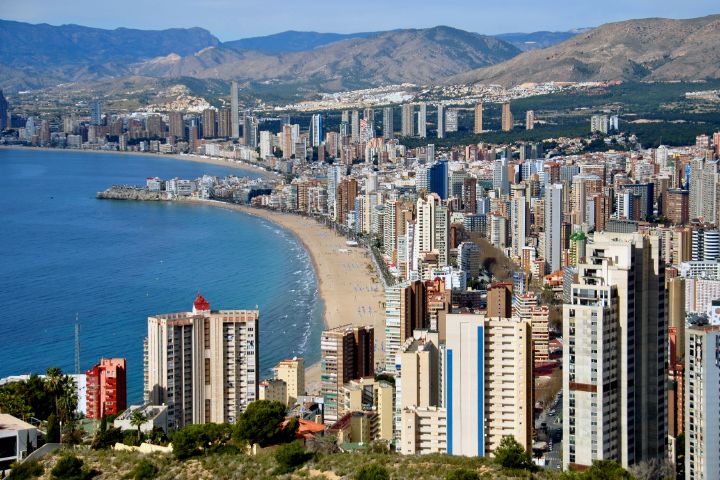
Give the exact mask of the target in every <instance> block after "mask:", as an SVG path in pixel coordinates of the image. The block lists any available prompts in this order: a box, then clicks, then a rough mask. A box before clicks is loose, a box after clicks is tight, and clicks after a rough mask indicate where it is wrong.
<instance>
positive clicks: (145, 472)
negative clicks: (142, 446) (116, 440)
mask: <svg viewBox="0 0 720 480" xmlns="http://www.w3.org/2000/svg"><path fill="white" fill-rule="evenodd" d="M159 472H160V470H159V469H158V467H157V466H155V464H154V463H152V462H151V461H150V460H147V459H145V458H143V459H142V460H140V461H139V462H138V463H137V464H136V465H135V468H133V469H132V471H131V472H130V477H131V478H133V479H134V480H152V479H154V478H155V477H157V475H158V473H159Z"/></svg>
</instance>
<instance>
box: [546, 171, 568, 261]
mask: <svg viewBox="0 0 720 480" xmlns="http://www.w3.org/2000/svg"><path fill="white" fill-rule="evenodd" d="M562 197H563V185H562V184H561V183H556V184H553V185H547V186H546V187H545V203H544V208H545V264H546V268H547V269H549V270H550V272H551V273H552V272H557V271H558V270H560V267H561V266H562V258H561V254H562V241H561V231H562Z"/></svg>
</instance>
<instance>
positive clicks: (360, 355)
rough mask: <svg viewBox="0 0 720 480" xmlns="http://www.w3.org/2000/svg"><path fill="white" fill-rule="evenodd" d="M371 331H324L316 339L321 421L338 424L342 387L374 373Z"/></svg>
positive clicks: (368, 329) (364, 328)
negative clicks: (322, 400)
mask: <svg viewBox="0 0 720 480" xmlns="http://www.w3.org/2000/svg"><path fill="white" fill-rule="evenodd" d="M374 342H375V330H374V328H373V327H354V328H353V327H351V326H350V325H343V326H341V327H337V328H333V329H331V330H325V331H323V332H322V335H321V339H320V372H321V373H320V378H321V381H322V385H321V393H322V396H323V398H324V399H325V409H324V421H325V424H326V425H332V424H333V423H335V422H337V421H338V420H339V413H340V405H341V404H342V400H341V399H340V398H339V396H340V393H341V392H342V387H343V385H345V384H346V383H347V382H348V381H350V380H352V379H355V378H362V377H366V376H371V375H373V374H374V373H375V370H374V367H375V353H374V348H373V347H374Z"/></svg>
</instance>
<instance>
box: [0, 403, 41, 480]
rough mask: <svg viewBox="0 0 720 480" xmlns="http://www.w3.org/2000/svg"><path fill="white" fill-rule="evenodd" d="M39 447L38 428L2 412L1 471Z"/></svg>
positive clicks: (0, 427)
mask: <svg viewBox="0 0 720 480" xmlns="http://www.w3.org/2000/svg"><path fill="white" fill-rule="evenodd" d="M35 448H37V428H35V427H33V426H32V425H30V424H29V423H27V422H23V421H22V420H20V419H19V418H15V417H13V416H12V415H8V414H6V413H0V472H2V471H3V470H6V469H9V468H10V465H11V464H13V463H15V462H16V461H18V460H22V459H23V458H25V457H26V456H27V455H28V450H31V449H35Z"/></svg>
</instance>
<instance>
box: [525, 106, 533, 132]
mask: <svg viewBox="0 0 720 480" xmlns="http://www.w3.org/2000/svg"><path fill="white" fill-rule="evenodd" d="M534 128H535V112H533V111H532V110H528V111H527V112H525V130H532V129H534Z"/></svg>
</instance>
